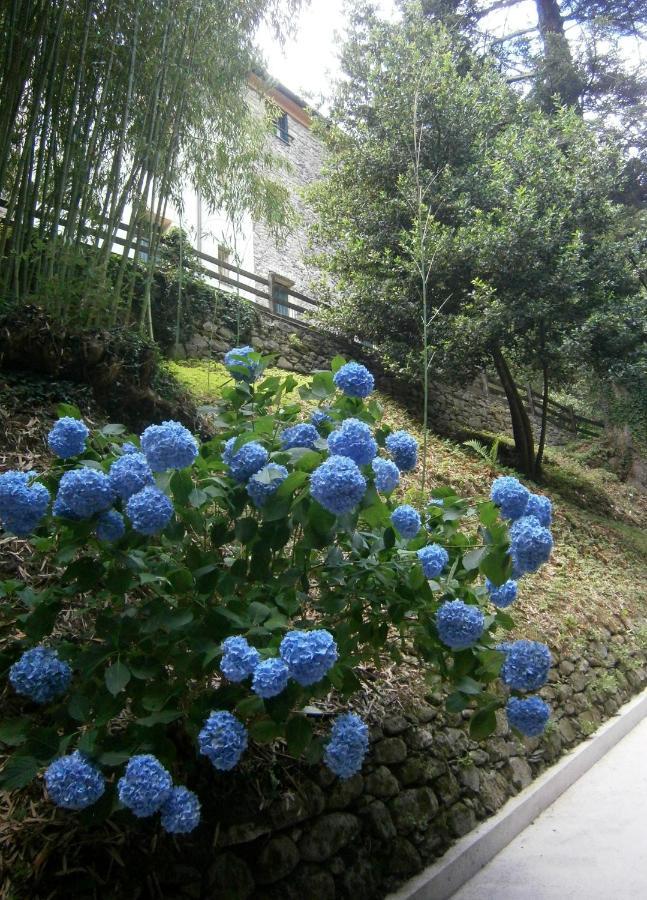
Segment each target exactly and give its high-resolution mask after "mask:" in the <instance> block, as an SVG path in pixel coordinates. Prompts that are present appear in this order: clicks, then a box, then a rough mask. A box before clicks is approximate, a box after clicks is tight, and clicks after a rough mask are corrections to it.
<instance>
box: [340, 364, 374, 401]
mask: <svg viewBox="0 0 647 900" xmlns="http://www.w3.org/2000/svg"><path fill="white" fill-rule="evenodd" d="M333 381H334V382H335V384H336V386H337V387H338V388H339V390H340V391H343V393H344V394H346V396H347V397H360V398H362V399H363V398H364V397H368V395H369V394H370V393H371V392H372V390H373V388H374V387H375V379H374V378H373V376H372V375H371V373H370V372H369V370H368V369H367V368H366V366H363V365H361V363H356V362H349V363H346V365H344V366H342V367H341V369H339V370H338V371H337V372H336V373H335V376H334V378H333Z"/></svg>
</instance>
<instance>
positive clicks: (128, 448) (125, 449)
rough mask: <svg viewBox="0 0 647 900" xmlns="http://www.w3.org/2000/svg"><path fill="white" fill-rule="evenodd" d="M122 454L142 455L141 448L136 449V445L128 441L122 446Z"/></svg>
mask: <svg viewBox="0 0 647 900" xmlns="http://www.w3.org/2000/svg"><path fill="white" fill-rule="evenodd" d="M121 452H122V453H123V454H128V453H141V450H140V449H139V447H136V446H135V444H133V443H132V441H126V443H125V444H122V445H121Z"/></svg>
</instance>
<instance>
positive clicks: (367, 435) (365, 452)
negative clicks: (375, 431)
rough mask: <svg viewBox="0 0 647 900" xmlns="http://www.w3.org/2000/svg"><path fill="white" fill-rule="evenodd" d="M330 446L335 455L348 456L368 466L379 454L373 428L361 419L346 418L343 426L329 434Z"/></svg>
mask: <svg viewBox="0 0 647 900" xmlns="http://www.w3.org/2000/svg"><path fill="white" fill-rule="evenodd" d="M328 447H329V449H330V452H331V453H332V454H333V455H335V456H347V457H348V458H349V459H352V460H353V462H354V463H357V465H358V466H366V465H368V463H370V462H371V460H372V459H373V458H374V457H375V455H376V454H377V443H376V441H375V438H374V437H373V435H372V433H371V429H370V428H369V427H368V425H367V424H366V423H365V422H360V420H359V419H344V421H343V422H342V424H341V426H340V427H339V428H337V429H335V431H331V433H330V434H329V435H328Z"/></svg>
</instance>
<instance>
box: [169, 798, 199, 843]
mask: <svg viewBox="0 0 647 900" xmlns="http://www.w3.org/2000/svg"><path fill="white" fill-rule="evenodd" d="M160 812H161V814H162V820H161V821H162V828H163V829H164V831H167V832H168V833H169V834H188V833H189V832H190V831H193V830H194V828H197V827H198V825H199V824H200V801H199V800H198V798H197V796H196V795H195V794H194V793H193V791H190V790H189V789H188V788H185V787H174V788H173V790H172V791H171V794H170V796H169V797H168V799H167V800H166V801H165V802H164V804H163V806H162V807H161V809H160Z"/></svg>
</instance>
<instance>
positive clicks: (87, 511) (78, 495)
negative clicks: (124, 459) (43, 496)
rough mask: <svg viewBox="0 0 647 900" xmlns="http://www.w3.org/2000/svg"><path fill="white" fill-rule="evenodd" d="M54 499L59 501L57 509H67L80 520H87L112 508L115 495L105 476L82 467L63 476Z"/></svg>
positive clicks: (95, 470) (94, 470)
mask: <svg viewBox="0 0 647 900" xmlns="http://www.w3.org/2000/svg"><path fill="white" fill-rule="evenodd" d="M56 499H57V501H60V507H59V509H68V510H69V511H70V512H71V513H72V514H73V515H74V516H78V517H79V518H80V519H89V518H90V516H93V515H95V513H99V512H103V511H104V509H108V507H110V506H112V503H113V500H114V499H115V495H114V491H113V490H112V487H111V485H110V479H109V478H108V476H107V475H104V473H103V472H99V471H98V470H97V469H90V468H87V467H86V466H83V467H82V468H80V469H73V470H72V471H71V472H65V473H64V474H63V477H62V478H61V480H60V482H59V485H58V494H57V496H56Z"/></svg>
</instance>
